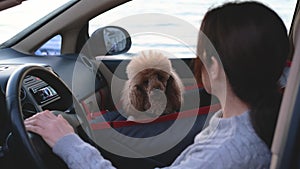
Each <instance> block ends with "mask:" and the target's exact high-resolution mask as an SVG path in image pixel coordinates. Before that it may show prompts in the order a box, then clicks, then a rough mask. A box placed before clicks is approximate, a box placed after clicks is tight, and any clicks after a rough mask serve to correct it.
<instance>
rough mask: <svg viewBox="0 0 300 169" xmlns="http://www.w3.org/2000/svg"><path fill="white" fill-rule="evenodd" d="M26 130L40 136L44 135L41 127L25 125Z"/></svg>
mask: <svg viewBox="0 0 300 169" xmlns="http://www.w3.org/2000/svg"><path fill="white" fill-rule="evenodd" d="M25 127H26V130H28V131H31V132H34V133H37V134H39V135H42V134H43V133H44V129H43V128H42V127H41V126H36V125H31V124H25Z"/></svg>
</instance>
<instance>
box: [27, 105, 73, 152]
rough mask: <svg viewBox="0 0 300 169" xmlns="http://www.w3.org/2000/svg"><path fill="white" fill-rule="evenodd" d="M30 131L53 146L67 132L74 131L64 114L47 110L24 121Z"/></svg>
mask: <svg viewBox="0 0 300 169" xmlns="http://www.w3.org/2000/svg"><path fill="white" fill-rule="evenodd" d="M24 124H25V127H26V129H27V130H28V131H32V132H35V133H37V134H39V135H41V136H42V137H43V139H44V140H45V141H46V142H47V143H48V144H49V145H50V146H51V147H53V145H54V144H55V143H56V142H57V141H58V140H59V139H60V138H62V137H64V136H65V135H67V134H70V133H74V129H73V127H72V126H71V125H70V124H69V123H68V121H67V120H65V119H64V118H63V117H62V115H58V116H55V115H54V114H53V113H51V112H50V111H48V110H46V111H43V112H40V113H37V114H35V115H34V116H32V117H30V118H27V119H26V120H25V121H24Z"/></svg>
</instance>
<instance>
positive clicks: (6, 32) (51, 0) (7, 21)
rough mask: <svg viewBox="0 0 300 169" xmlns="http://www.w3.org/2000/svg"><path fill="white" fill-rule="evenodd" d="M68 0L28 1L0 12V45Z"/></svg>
mask: <svg viewBox="0 0 300 169" xmlns="http://www.w3.org/2000/svg"><path fill="white" fill-rule="evenodd" d="M69 1H70V0H43V1H41V0H29V1H23V2H22V4H20V5H17V6H14V7H12V8H9V9H6V10H3V11H1V12H0V20H1V24H0V30H1V36H0V44H1V43H3V42H5V41H6V40H8V39H10V38H11V37H13V36H14V35H16V34H17V33H19V32H20V31H22V30H24V29H25V28H26V27H28V26H30V25H32V24H33V23H34V22H36V21H37V20H39V19H40V18H42V17H44V16H46V15H47V14H49V13H50V12H51V11H53V10H55V9H57V8H59V7H60V6H62V5H64V4H65V3H67V2H69Z"/></svg>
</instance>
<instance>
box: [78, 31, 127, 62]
mask: <svg viewBox="0 0 300 169" xmlns="http://www.w3.org/2000/svg"><path fill="white" fill-rule="evenodd" d="M130 47H131V38H130V35H129V33H128V32H127V31H126V30H125V29H123V28H121V27H117V26H106V27H102V28H99V29H97V30H96V31H95V32H94V33H93V34H92V35H91V37H90V39H89V40H88V41H87V43H86V44H85V46H84V49H83V51H82V52H83V53H84V54H85V55H87V56H90V57H96V56H104V55H117V54H121V53H125V52H127V51H128V50H129V49H130Z"/></svg>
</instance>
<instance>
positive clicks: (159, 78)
mask: <svg viewBox="0 0 300 169" xmlns="http://www.w3.org/2000/svg"><path fill="white" fill-rule="evenodd" d="M157 79H158V80H159V81H163V80H164V79H165V78H164V77H163V76H162V75H160V74H157Z"/></svg>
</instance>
